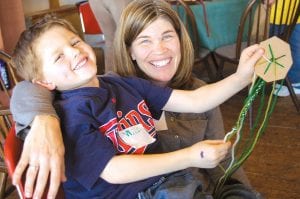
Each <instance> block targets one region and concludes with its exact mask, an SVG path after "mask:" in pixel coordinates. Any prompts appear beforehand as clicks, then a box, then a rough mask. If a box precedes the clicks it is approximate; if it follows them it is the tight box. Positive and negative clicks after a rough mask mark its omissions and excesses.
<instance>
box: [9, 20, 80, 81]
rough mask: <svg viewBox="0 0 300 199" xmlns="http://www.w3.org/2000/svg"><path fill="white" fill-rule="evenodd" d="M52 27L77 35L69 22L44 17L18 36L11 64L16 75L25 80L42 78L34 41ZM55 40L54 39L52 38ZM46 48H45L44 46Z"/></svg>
mask: <svg viewBox="0 0 300 199" xmlns="http://www.w3.org/2000/svg"><path fill="white" fill-rule="evenodd" d="M54 26H60V27H63V28H66V29H67V30H69V31H71V32H73V33H75V34H76V35H77V34H78V33H77V31H76V30H75V28H74V27H73V26H72V25H71V23H70V22H68V21H67V20H64V19H59V18H57V17H56V16H54V15H46V16H44V17H43V18H42V19H40V20H39V21H37V22H36V23H35V24H33V25H32V26H31V27H29V28H28V29H26V30H25V31H23V32H22V34H21V35H20V38H19V41H18V43H17V45H16V47H15V49H14V52H13V54H12V63H13V66H14V67H15V68H16V70H17V73H18V74H19V75H20V76H21V77H22V78H23V79H25V80H28V81H32V80H33V79H37V78H42V77H43V75H42V67H41V64H42V63H41V60H40V58H39V57H38V56H37V54H36V51H35V41H36V40H37V39H38V38H40V36H41V35H42V34H43V33H44V32H46V31H47V30H49V29H51V28H52V27H54ZM53 39H55V38H53ZM45 48H47V46H45Z"/></svg>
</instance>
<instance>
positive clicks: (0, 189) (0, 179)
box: [0, 172, 7, 198]
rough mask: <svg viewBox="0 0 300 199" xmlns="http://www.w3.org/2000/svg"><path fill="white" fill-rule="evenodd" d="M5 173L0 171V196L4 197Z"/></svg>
mask: <svg viewBox="0 0 300 199" xmlns="http://www.w3.org/2000/svg"><path fill="white" fill-rule="evenodd" d="M6 180H7V173H3V172H0V198H4V197H5V188H6Z"/></svg>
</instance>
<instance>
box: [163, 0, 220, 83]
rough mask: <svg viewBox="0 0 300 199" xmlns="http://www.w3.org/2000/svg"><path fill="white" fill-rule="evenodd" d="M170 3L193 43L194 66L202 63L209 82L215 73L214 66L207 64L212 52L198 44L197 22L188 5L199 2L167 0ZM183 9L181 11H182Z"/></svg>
mask: <svg viewBox="0 0 300 199" xmlns="http://www.w3.org/2000/svg"><path fill="white" fill-rule="evenodd" d="M169 2H170V3H171V5H173V6H176V7H175V10H176V11H177V13H178V15H179V16H180V18H181V20H182V21H183V23H184V24H185V27H186V29H187V31H188V32H189V35H190V38H191V40H192V43H193V47H194V52H195V66H197V65H198V64H200V63H203V64H204V69H205V70H206V71H207V73H208V77H209V79H210V81H211V82H214V81H215V80H216V75H215V74H214V71H215V70H216V67H213V66H212V65H211V64H209V58H210V57H212V53H211V51H210V50H209V49H206V48H203V47H201V46H200V39H199V34H198V29H197V24H196V20H195V15H194V13H193V11H192V9H191V8H190V7H189V5H190V4H195V3H199V2H198V1H184V0H171V1H169ZM182 11H183V12H182ZM212 59H213V63H214V64H215V65H216V64H217V62H216V60H215V58H214V57H212Z"/></svg>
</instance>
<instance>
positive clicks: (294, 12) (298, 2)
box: [270, 0, 300, 113]
mask: <svg viewBox="0 0 300 199" xmlns="http://www.w3.org/2000/svg"><path fill="white" fill-rule="evenodd" d="M287 2H288V1H287ZM277 6H278V1H276V4H275V5H274V13H273V18H272V19H271V20H270V21H271V23H272V24H276V25H279V28H278V29H275V28H272V29H270V36H273V35H276V36H277V37H279V38H281V39H282V40H284V41H286V42H289V39H290V36H291V34H292V31H293V28H294V27H295V25H296V23H297V20H298V18H299V14H300V0H293V1H292V0H291V1H289V2H288V3H286V4H284V5H283V8H282V9H281V10H279V9H277ZM284 7H286V8H288V9H287V10H288V11H287V13H285V14H286V16H289V17H286V18H285V19H284V17H283V11H284V10H285V8H284ZM276 16H280V17H279V22H278V21H276V23H275V20H276ZM285 84H286V86H287V88H288V90H289V92H290V96H291V98H292V100H293V103H294V105H295V107H296V110H297V111H298V113H300V100H299V99H298V98H297V96H296V94H295V92H294V89H293V87H292V85H291V82H290V80H289V78H288V77H286V78H285Z"/></svg>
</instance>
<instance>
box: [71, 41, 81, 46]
mask: <svg viewBox="0 0 300 199" xmlns="http://www.w3.org/2000/svg"><path fill="white" fill-rule="evenodd" d="M79 43H80V40H76V41H74V42H73V43H72V46H76V45H77V44H79Z"/></svg>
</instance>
